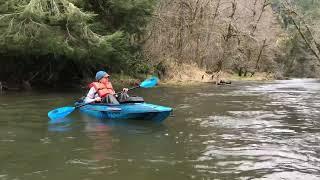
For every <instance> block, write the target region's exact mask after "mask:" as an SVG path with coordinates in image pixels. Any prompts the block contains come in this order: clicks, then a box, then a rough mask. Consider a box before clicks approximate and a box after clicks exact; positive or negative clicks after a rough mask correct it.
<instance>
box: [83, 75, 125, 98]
mask: <svg viewBox="0 0 320 180" xmlns="http://www.w3.org/2000/svg"><path fill="white" fill-rule="evenodd" d="M109 77H110V75H109V74H108V73H106V72H105V71H99V72H97V74H96V77H95V78H96V81H97V82H92V83H91V84H90V85H89V87H90V90H89V92H88V94H87V96H86V98H85V99H84V102H85V103H92V102H102V103H109V104H119V101H118V100H117V98H116V97H115V95H116V93H115V91H114V89H113V86H112V84H111V82H110V81H109ZM122 92H123V93H124V94H126V93H127V92H128V88H123V91H122Z"/></svg>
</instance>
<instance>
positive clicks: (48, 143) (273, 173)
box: [0, 79, 320, 180]
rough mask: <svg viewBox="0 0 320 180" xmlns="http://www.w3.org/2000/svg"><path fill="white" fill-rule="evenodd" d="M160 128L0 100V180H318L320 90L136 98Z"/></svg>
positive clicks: (277, 86) (305, 83)
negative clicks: (60, 117)
mask: <svg viewBox="0 0 320 180" xmlns="http://www.w3.org/2000/svg"><path fill="white" fill-rule="evenodd" d="M134 93H135V94H136V95H141V96H143V97H144V98H145V100H146V101H148V102H151V103H154V104H160V105H166V106H171V107H173V108H174V114H173V116H172V117H169V118H168V119H167V120H166V121H164V122H163V123H162V124H154V123H151V122H147V121H137V120H133V121H132V120H131V121H108V120H106V121H101V120H97V119H88V118H86V117H83V116H82V115H81V114H80V113H78V112H76V113H73V114H72V115H71V118H70V119H69V121H66V122H64V123H62V124H57V125H49V124H48V118H47V112H48V111H49V110H51V109H53V108H55V107H58V106H64V105H68V104H72V102H74V100H75V97H79V96H81V93H79V92H61V93H48V92H32V93H7V94H2V95H0V180H20V179H21V180H25V179H26V180H29V179H30V180H37V179H48V180H57V179H68V180H100V179H101V180H102V179H112V180H120V179H121V180H124V179H130V180H142V179H152V180H157V179H159V180H163V179H175V180H178V179H179V180H180V179H181V180H185V179H200V180H207V179H304V180H310V179H320V81H319V80H314V79H294V80H285V81H273V82H268V83H261V82H236V83H233V84H232V85H227V86H218V87H216V86H215V85H212V84H204V85H202V86H198V87H188V88H181V87H166V88H164V87H162V88H160V87H158V88H154V89H147V90H143V89H140V90H137V91H135V92H134Z"/></svg>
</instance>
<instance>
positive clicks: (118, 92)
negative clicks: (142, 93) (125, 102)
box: [116, 85, 140, 95]
mask: <svg viewBox="0 0 320 180" xmlns="http://www.w3.org/2000/svg"><path fill="white" fill-rule="evenodd" d="M137 88H140V85H139V86H136V87H132V88H129V89H128V91H131V90H134V89H137ZM121 93H122V91H121V92H118V93H116V95H119V94H121Z"/></svg>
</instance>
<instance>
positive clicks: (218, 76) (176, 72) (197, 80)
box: [160, 64, 275, 86]
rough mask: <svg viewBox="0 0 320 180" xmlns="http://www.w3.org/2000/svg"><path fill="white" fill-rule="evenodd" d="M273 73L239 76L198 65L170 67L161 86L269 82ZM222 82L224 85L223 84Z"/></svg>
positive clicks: (272, 78)
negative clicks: (202, 67) (201, 67)
mask: <svg viewBox="0 0 320 180" xmlns="http://www.w3.org/2000/svg"><path fill="white" fill-rule="evenodd" d="M274 79H275V76H274V74H273V73H266V72H256V73H254V75H252V74H251V73H248V75H247V76H239V75H238V74H237V73H234V72H231V71H220V72H210V71H206V70H204V69H200V68H198V67H197V66H196V65H188V64H182V65H181V64H180V65H174V64H173V65H169V67H167V71H166V75H165V76H164V78H163V79H162V80H161V82H160V85H164V86H167V85H169V86H170V85H179V86H180V85H181V86H183V85H192V84H201V83H213V84H218V85H220V84H226V83H227V84H228V83H230V82H231V83H232V81H269V80H274ZM221 82H222V83H221Z"/></svg>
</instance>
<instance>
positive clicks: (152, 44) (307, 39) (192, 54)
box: [0, 0, 320, 87]
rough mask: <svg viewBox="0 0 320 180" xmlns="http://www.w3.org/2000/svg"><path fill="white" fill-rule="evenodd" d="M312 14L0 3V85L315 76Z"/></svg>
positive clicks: (301, 8)
mask: <svg viewBox="0 0 320 180" xmlns="http://www.w3.org/2000/svg"><path fill="white" fill-rule="evenodd" d="M319 8H320V2H319V1H316V0H250V1H247V0H158V1H156V0H91V1H89V0H0V82H3V83H7V84H10V83H15V84H26V85H27V86H46V87H59V86H66V85H70V84H82V83H84V82H85V81H86V80H87V79H90V78H91V79H92V78H93V77H94V74H95V72H96V71H97V70H101V69H105V70H106V71H108V72H110V73H111V74H123V75H126V76H130V77H139V76H141V75H146V74H156V75H158V76H159V77H160V78H161V79H166V78H167V79H170V78H172V77H173V76H174V75H175V74H177V73H181V71H183V69H184V68H183V67H192V68H197V69H201V70H203V71H204V72H207V73H208V74H212V73H216V72H229V73H234V74H237V75H238V76H254V75H255V74H256V73H257V72H265V73H267V74H272V75H273V76H274V78H276V79H281V78H285V77H319V76H320V71H319V62H320V33H319V30H320V27H318V26H319V24H320V23H318V22H319V20H320V16H319V13H320V9H319ZM199 78H200V77H199Z"/></svg>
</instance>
